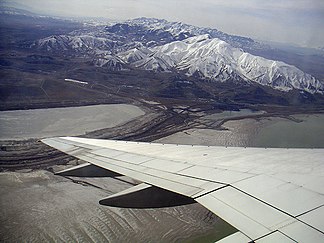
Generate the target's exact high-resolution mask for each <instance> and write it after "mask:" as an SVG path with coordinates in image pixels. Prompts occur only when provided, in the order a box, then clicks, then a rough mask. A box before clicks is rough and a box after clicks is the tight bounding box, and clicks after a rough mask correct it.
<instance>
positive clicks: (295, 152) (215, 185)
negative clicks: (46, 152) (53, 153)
mask: <svg viewBox="0 0 324 243" xmlns="http://www.w3.org/2000/svg"><path fill="white" fill-rule="evenodd" d="M42 141H43V142H44V143H46V144H48V145H50V146H52V147H54V148H57V149H59V150H61V151H63V152H65V153H67V154H70V155H73V156H75V157H77V158H79V159H82V160H84V161H87V162H90V163H92V164H94V165H96V166H99V167H102V168H105V169H108V170H111V171H114V172H117V173H119V174H123V175H126V176H129V177H132V178H134V179H137V180H140V181H143V182H145V183H147V184H149V185H154V186H157V187H160V188H163V189H166V190H169V191H172V192H176V193H179V194H182V195H185V196H188V197H191V198H193V199H195V200H196V201H197V202H198V203H200V204H201V205H203V206H205V207H206V208H208V209H209V210H210V211H212V212H214V213H215V214H216V215H218V216H220V217H221V218H222V219H224V220H225V221H227V222H228V223H230V224H231V225H233V226H234V227H236V228H237V229H238V230H239V231H240V232H238V233H236V234H234V235H231V236H229V237H227V238H225V239H223V240H222V241H221V242H242V241H243V242H244V241H246V242H248V241H252V240H253V241H255V242H324V149H264V148H234V147H229V148H225V147H216V146H210V147H209V146H190V145H171V144H165V145H163V144H156V143H137V142H125V141H112V140H100V139H86V138H75V137H61V138H50V139H44V140H42Z"/></svg>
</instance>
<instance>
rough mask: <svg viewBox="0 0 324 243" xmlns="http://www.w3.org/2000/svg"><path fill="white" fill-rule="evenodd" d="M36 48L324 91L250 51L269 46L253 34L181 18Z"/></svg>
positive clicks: (123, 65) (121, 26) (107, 62)
mask: <svg viewBox="0 0 324 243" xmlns="http://www.w3.org/2000/svg"><path fill="white" fill-rule="evenodd" d="M200 33H202V34H200ZM31 47H32V48H36V49H39V50H43V51H44V50H45V51H49V52H61V53H68V55H70V54H73V55H76V56H83V57H89V58H91V59H92V62H93V64H94V65H96V66H99V67H105V68H108V69H109V68H110V69H111V70H124V69H127V68H128V67H127V66H128V65H130V66H131V67H132V68H135V69H136V68H139V69H144V70H153V71H159V72H174V71H176V72H184V73H185V74H186V75H188V76H195V77H199V78H200V79H206V80H212V81H219V82H225V81H227V80H237V81H240V82H241V81H245V82H248V83H258V84H260V85H263V86H269V87H271V88H274V89H277V90H280V91H289V90H292V89H297V90H300V91H307V92H309V93H312V94H314V93H320V94H323V93H324V84H323V82H321V81H319V80H317V79H316V78H314V77H313V76H312V75H310V74H307V73H305V72H303V71H301V70H300V69H298V68H296V67H295V66H292V65H289V64H286V63H284V62H280V61H276V60H269V59H265V58H263V57H259V56H256V55H252V54H250V53H249V52H248V50H250V49H251V50H254V51H255V50H257V49H258V48H267V46H263V45H262V44H259V43H258V42H256V41H254V40H252V39H250V38H246V37H239V36H233V35H228V34H226V33H223V32H221V31H218V30H217V29H210V28H200V27H195V26H191V25H187V24H184V23H180V22H168V21H166V20H159V19H154V18H137V19H134V20H128V21H125V22H122V23H116V24H112V25H109V26H97V27H92V28H87V29H84V30H80V31H74V32H71V33H70V34H69V35H62V36H51V37H48V38H44V39H41V40H38V41H36V42H35V43H34V44H33V45H32V46H31Z"/></svg>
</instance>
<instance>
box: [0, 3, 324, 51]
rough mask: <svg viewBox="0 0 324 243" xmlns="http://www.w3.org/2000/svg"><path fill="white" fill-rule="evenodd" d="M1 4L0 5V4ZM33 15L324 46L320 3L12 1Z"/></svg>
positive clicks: (322, 9) (323, 21)
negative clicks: (148, 20)
mask: <svg viewBox="0 0 324 243" xmlns="http://www.w3.org/2000/svg"><path fill="white" fill-rule="evenodd" d="M0 1H3V0H0ZM8 2H16V3H19V4H21V6H25V7H26V8H29V9H30V10H32V11H37V12H42V13H44V14H51V15H60V16H96V17H107V18H111V19H118V20H124V19H130V18H136V17H143V16H145V17H155V18H164V19H167V20H170V21H182V22H185V23H189V24H194V25H198V26H204V27H214V28H217V29H219V30H222V31H224V32H227V33H231V34H237V35H243V36H249V37H252V38H257V39H263V40H272V41H278V42H286V43H295V44H299V45H302V46H309V47H318V46H322V47H324V0H12V1H8Z"/></svg>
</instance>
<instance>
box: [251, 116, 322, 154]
mask: <svg viewBox="0 0 324 243" xmlns="http://www.w3.org/2000/svg"><path fill="white" fill-rule="evenodd" d="M293 117H295V118H297V119H298V120H301V122H295V121H292V120H288V119H283V118H271V119H270V120H268V121H266V122H265V123H264V124H263V125H262V126H261V128H260V129H259V131H258V132H257V133H256V134H255V136H254V137H253V139H252V141H251V145H252V146H256V147H279V148H324V114H316V115H315V114H314V115H294V116H293Z"/></svg>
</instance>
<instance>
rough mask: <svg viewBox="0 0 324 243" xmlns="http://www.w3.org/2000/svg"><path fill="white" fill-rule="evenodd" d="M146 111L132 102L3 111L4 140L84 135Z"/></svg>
mask: <svg viewBox="0 0 324 243" xmlns="http://www.w3.org/2000/svg"><path fill="white" fill-rule="evenodd" d="M144 114H145V112H144V111H143V110H141V109H140V108H139V107H137V106H134V105H128V104H112V105H93V106H82V107H66V108H50V109H33V110H16V111H0V140H5V139H28V138H43V137H51V136H76V135H82V134H84V133H86V132H90V131H94V130H99V129H103V128H111V127H115V126H118V125H121V124H123V123H126V122H128V121H131V120H133V119H135V118H136V117H139V116H141V115H144Z"/></svg>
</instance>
